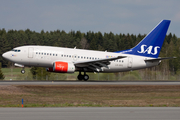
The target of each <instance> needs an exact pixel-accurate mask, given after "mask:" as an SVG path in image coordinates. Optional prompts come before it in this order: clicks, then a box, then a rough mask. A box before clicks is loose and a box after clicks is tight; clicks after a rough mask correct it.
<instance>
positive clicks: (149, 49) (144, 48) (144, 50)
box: [137, 45, 160, 55]
mask: <svg viewBox="0 0 180 120" xmlns="http://www.w3.org/2000/svg"><path fill="white" fill-rule="evenodd" d="M153 48H154V53H153V52H152V49H153ZM158 48H160V47H159V46H155V47H153V46H149V47H147V45H141V51H137V52H138V53H143V54H144V53H147V54H151V55H156V54H157V53H158Z"/></svg>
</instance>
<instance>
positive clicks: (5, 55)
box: [2, 52, 10, 59]
mask: <svg viewBox="0 0 180 120" xmlns="http://www.w3.org/2000/svg"><path fill="white" fill-rule="evenodd" d="M2 57H3V58H5V59H8V58H9V57H10V56H9V54H8V53H7V52H5V53H3V54H2Z"/></svg>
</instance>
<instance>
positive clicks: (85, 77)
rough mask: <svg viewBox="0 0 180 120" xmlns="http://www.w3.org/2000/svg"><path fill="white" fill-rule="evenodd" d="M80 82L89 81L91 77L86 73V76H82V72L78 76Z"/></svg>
mask: <svg viewBox="0 0 180 120" xmlns="http://www.w3.org/2000/svg"><path fill="white" fill-rule="evenodd" d="M77 78H78V80H80V81H81V80H84V81H87V80H88V79H89V76H88V75H87V74H86V72H84V75H82V74H81V71H79V75H78V76H77Z"/></svg>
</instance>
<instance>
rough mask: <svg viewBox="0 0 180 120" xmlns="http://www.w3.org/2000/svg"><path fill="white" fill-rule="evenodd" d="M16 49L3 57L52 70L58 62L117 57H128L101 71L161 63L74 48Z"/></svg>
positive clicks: (34, 47)
mask: <svg viewBox="0 0 180 120" xmlns="http://www.w3.org/2000/svg"><path fill="white" fill-rule="evenodd" d="M15 49H16V50H19V51H9V52H6V53H5V54H3V55H4V56H6V59H8V60H10V61H12V62H14V63H17V64H21V65H24V66H37V67H46V68H52V67H53V63H54V62H56V61H64V62H72V63H74V62H77V61H90V60H97V59H104V58H110V57H117V56H127V57H125V58H121V59H117V60H113V61H110V64H109V65H108V67H109V68H106V67H103V71H101V72H122V71H129V70H136V69H143V68H147V67H153V66H156V65H158V64H159V63H160V61H155V62H145V60H146V59H151V58H149V57H142V56H137V55H129V54H121V53H113V52H103V51H93V50H83V49H73V48H62V47H50V46H22V47H17V48H15ZM76 71H78V69H76Z"/></svg>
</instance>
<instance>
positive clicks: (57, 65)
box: [46, 61, 75, 73]
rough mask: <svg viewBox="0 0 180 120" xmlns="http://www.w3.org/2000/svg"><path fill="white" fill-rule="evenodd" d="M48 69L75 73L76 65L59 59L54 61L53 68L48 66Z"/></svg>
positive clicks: (49, 70)
mask: <svg viewBox="0 0 180 120" xmlns="http://www.w3.org/2000/svg"><path fill="white" fill-rule="evenodd" d="M46 70H47V71H48V72H58V73H74V71H75V66H74V64H73V63H71V62H61V61H57V62H54V63H53V68H46Z"/></svg>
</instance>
